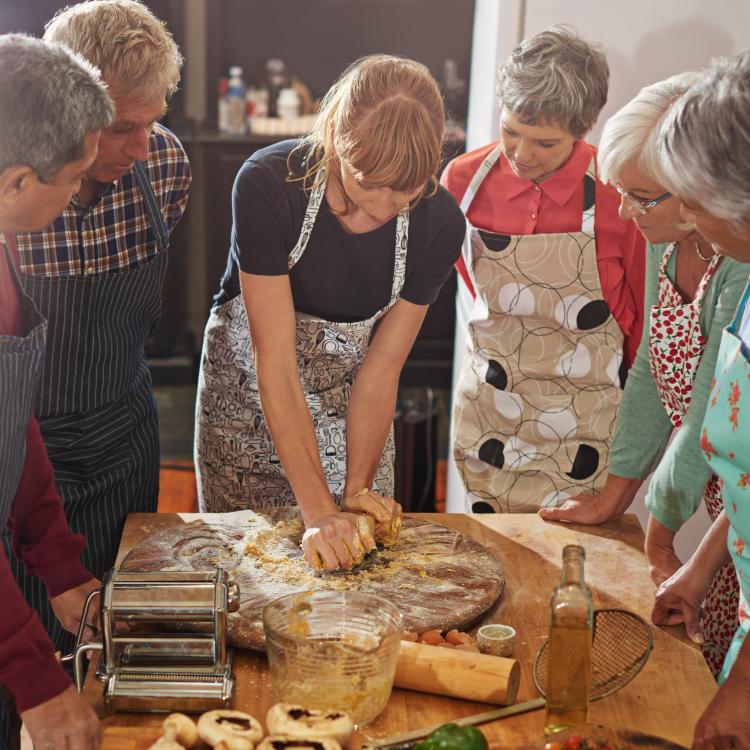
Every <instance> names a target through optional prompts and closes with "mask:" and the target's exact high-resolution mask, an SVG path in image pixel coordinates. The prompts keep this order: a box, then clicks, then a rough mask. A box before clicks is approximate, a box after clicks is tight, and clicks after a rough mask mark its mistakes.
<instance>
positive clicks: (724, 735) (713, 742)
mask: <svg viewBox="0 0 750 750" xmlns="http://www.w3.org/2000/svg"><path fill="white" fill-rule="evenodd" d="M736 666H737V665H736V664H735V668H736ZM738 683H739V681H738ZM692 747H693V750H729V749H730V748H732V749H733V750H750V686H749V685H747V684H745V683H744V682H743V683H741V684H733V682H732V673H730V675H729V677H728V678H727V680H726V682H725V683H724V684H723V685H722V686H721V687H720V688H719V690H718V691H717V693H716V695H715V696H714V699H713V700H712V701H711V703H709V704H708V708H707V709H706V710H705V711H704V712H703V716H701V718H700V719H699V721H698V723H697V724H696V725H695V734H694V735H693V745H692Z"/></svg>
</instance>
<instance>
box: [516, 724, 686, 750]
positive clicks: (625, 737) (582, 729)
mask: <svg viewBox="0 0 750 750" xmlns="http://www.w3.org/2000/svg"><path fill="white" fill-rule="evenodd" d="M575 736H578V737H583V738H585V739H588V740H589V741H590V742H597V741H601V742H608V743H609V744H610V745H611V746H612V747H613V748H615V750H686V748H685V747H684V746H683V745H678V744H677V743H675V742H671V741H670V740H665V739H663V738H662V737H655V736H654V735H652V734H643V733H642V732H638V731H636V730H635V729H624V728H622V727H620V728H616V727H607V726H604V725H603V724H581V725H580V726H576V727H571V728H570V729H566V730H564V731H563V732H558V733H557V734H551V735H549V736H548V737H546V738H542V739H540V740H537V741H536V742H531V743H529V744H528V745H524V746H523V747H522V748H520V750H544V746H545V745H546V744H547V743H548V742H558V743H560V745H564V742H565V740H567V739H568V738H569V737H575Z"/></svg>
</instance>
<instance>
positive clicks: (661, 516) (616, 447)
mask: <svg viewBox="0 0 750 750" xmlns="http://www.w3.org/2000/svg"><path fill="white" fill-rule="evenodd" d="M667 248H668V245H667V244H660V245H651V244H650V243H648V244H647V245H646V284H645V297H644V310H645V312H644V326H643V337H642V339H641V343H640V346H639V347H638V353H637V355H636V358H635V362H634V363H633V366H632V367H631V368H630V372H629V373H628V380H627V383H626V384H625V392H624V394H623V399H622V403H621V404H620V411H619V414H618V417H617V425H616V429H615V437H614V440H613V443H612V446H611V448H610V464H609V470H610V471H611V472H612V473H613V474H617V475H618V476H621V477H626V478H628V479H642V478H645V477H646V476H648V474H649V473H650V472H652V471H653V472H654V475H653V477H652V478H651V484H650V487H649V490H648V495H647V496H646V507H647V508H648V510H649V511H650V512H651V514H652V515H653V516H654V518H656V520H657V521H659V522H660V523H661V524H663V525H664V526H666V527H667V528H668V529H671V530H672V531H677V530H678V529H679V528H680V527H681V526H682V524H684V523H685V521H687V520H688V519H689V518H690V516H692V515H693V513H694V512H695V511H696V509H697V508H698V506H699V505H700V502H701V499H702V497H703V490H704V489H705V486H706V482H708V479H709V477H710V476H711V470H710V469H709V467H708V464H707V463H706V462H705V460H704V458H703V453H702V452H701V449H700V445H699V440H700V429H701V424H702V423H703V416H704V413H705V411H706V405H707V402H708V396H709V392H710V390H711V379H712V377H713V374H714V366H715V364H716V357H717V356H718V353H719V344H720V343H721V333H722V331H723V330H724V328H725V326H727V325H728V324H729V322H730V321H731V319H732V315H733V314H734V311H735V308H736V307H737V304H738V302H739V299H740V296H741V295H742V291H743V289H744V288H745V284H746V283H747V280H748V274H749V273H750V265H746V264H743V263H738V262H737V261H735V260H732V259H731V258H726V257H725V258H724V259H723V260H722V261H721V263H720V264H719V267H718V268H717V270H716V273H714V276H713V278H712V279H711V282H710V283H709V285H708V289H706V294H705V296H704V298H703V308H702V310H701V314H700V327H701V332H702V333H703V336H704V338H705V339H706V348H705V350H704V352H703V357H702V358H701V361H700V364H699V365H698V370H697V372H696V374H695V380H694V381H693V394H692V401H691V402H690V407H689V408H688V411H687V414H686V415H685V419H684V421H683V424H682V427H681V428H680V429H679V430H678V431H677V434H676V435H675V437H674V440H672V442H671V443H670V442H669V438H670V436H671V435H672V431H673V426H672V422H671V420H670V418H669V416H668V414H667V412H666V411H665V409H664V407H663V406H662V403H661V400H660V398H659V393H658V391H657V388H656V383H655V382H654V379H653V378H652V377H651V370H650V365H649V353H648V332H649V314H650V311H651V307H652V306H653V305H656V304H657V303H658V299H659V289H658V284H659V264H660V263H661V259H662V256H663V254H664V252H665V251H666V250H667ZM676 262H677V253H676V252H675V253H672V257H671V258H670V260H669V262H668V263H667V275H668V276H669V278H670V279H671V280H672V281H673V282H674V275H675V266H676Z"/></svg>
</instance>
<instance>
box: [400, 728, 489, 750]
mask: <svg viewBox="0 0 750 750" xmlns="http://www.w3.org/2000/svg"><path fill="white" fill-rule="evenodd" d="M414 750H487V740H486V739H485V737H484V735H483V734H482V733H481V732H480V731H479V730H478V729H477V728H476V727H460V726H458V724H443V726H442V727H438V728H437V729H436V730H435V731H434V732H433V733H432V734H431V735H429V736H428V737H426V738H425V739H424V740H422V742H420V743H419V744H418V745H416V746H415V747H414Z"/></svg>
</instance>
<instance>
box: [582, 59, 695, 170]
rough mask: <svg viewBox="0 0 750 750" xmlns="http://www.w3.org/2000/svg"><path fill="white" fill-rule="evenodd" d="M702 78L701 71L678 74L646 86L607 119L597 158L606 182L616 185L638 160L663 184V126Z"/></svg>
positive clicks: (640, 167) (641, 167) (642, 167)
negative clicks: (660, 149) (660, 151)
mask: <svg viewBox="0 0 750 750" xmlns="http://www.w3.org/2000/svg"><path fill="white" fill-rule="evenodd" d="M700 79H701V74H700V73H695V72H689V73H678V74H677V75H674V76H672V77H671V78H667V79H666V80H664V81H659V82H658V83H652V84H651V85H650V86H645V87H644V88H642V89H641V90H640V91H639V92H638V93H637V94H636V95H635V97H634V98H633V99H631V100H630V101H629V102H628V103H627V104H626V105H625V106H624V107H622V109H620V110H618V111H617V112H615V114H613V115H612V117H610V118H609V119H608V120H607V122H606V123H605V124H604V129H603V130H602V136H601V139H600V140H599V153H598V157H597V163H598V166H599V178H600V179H601V180H602V181H603V182H609V183H612V184H614V183H615V182H617V181H618V179H619V178H620V174H621V173H622V170H623V169H625V167H626V166H627V165H628V164H630V163H632V162H635V164H636V166H637V167H638V170H639V171H640V172H642V173H643V174H644V175H646V176H647V177H650V178H651V179H652V180H654V181H656V182H659V183H663V179H664V177H663V175H662V172H661V168H660V165H659V159H658V155H657V144H658V142H659V126H660V125H661V122H662V120H663V119H664V117H665V116H666V114H667V113H668V112H669V110H670V109H671V108H672V106H673V105H674V103H675V102H676V101H677V100H678V99H679V98H680V97H681V96H682V95H683V94H684V93H685V92H686V91H687V90H688V89H689V88H690V87H691V86H692V85H693V84H694V83H696V82H697V81H699V80H700Z"/></svg>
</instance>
